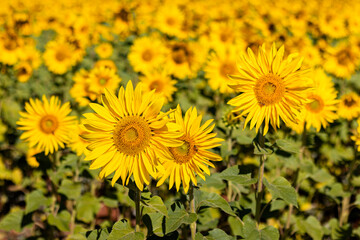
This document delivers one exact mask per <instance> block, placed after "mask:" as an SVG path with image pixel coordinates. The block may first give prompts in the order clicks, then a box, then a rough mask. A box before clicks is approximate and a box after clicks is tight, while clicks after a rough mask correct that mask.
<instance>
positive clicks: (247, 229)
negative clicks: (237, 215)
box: [242, 215, 257, 239]
mask: <svg viewBox="0 0 360 240" xmlns="http://www.w3.org/2000/svg"><path fill="white" fill-rule="evenodd" d="M243 225H244V226H243V232H244V236H242V237H244V238H246V239H247V238H248V237H249V236H250V235H251V234H252V232H253V231H254V230H257V228H256V222H255V221H254V220H253V219H252V218H251V217H250V216H249V215H246V216H245V217H244V219H243Z"/></svg>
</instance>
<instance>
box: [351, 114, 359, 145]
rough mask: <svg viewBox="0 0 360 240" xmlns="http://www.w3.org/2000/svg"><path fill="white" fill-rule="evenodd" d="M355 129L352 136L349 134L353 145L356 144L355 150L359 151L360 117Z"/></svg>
mask: <svg viewBox="0 0 360 240" xmlns="http://www.w3.org/2000/svg"><path fill="white" fill-rule="evenodd" d="M357 124H358V127H357V130H356V134H355V135H354V136H351V140H353V141H355V145H357V150H358V152H360V119H358V120H357Z"/></svg>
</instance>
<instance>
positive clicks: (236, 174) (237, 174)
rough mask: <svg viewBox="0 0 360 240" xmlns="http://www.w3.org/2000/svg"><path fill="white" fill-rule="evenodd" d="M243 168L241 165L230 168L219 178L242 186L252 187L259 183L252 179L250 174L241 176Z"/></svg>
mask: <svg viewBox="0 0 360 240" xmlns="http://www.w3.org/2000/svg"><path fill="white" fill-rule="evenodd" d="M241 167H242V166H240V165H236V166H233V167H230V168H227V169H225V170H224V171H222V172H221V173H220V174H219V177H220V178H222V179H224V180H227V181H232V182H235V183H238V184H242V185H251V184H254V183H256V182H257V179H256V178H251V173H249V174H241V170H240V169H241Z"/></svg>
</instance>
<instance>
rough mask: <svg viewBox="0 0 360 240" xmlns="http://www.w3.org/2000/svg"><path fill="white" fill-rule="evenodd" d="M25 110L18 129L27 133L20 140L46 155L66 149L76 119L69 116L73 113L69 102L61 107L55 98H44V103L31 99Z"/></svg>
mask: <svg viewBox="0 0 360 240" xmlns="http://www.w3.org/2000/svg"><path fill="white" fill-rule="evenodd" d="M25 110H26V112H20V116H21V118H20V119H19V121H17V122H16V123H17V124H18V125H19V127H18V129H20V130H24V131H25V132H24V133H23V134H22V135H21V136H20V139H25V141H28V142H29V147H30V148H32V147H36V148H37V149H39V150H41V151H45V155H48V154H49V153H53V152H54V151H57V150H58V149H59V147H60V148H64V147H65V143H67V142H68V141H69V140H70V139H69V133H70V132H71V131H72V130H73V126H74V117H73V116H68V114H69V113H70V112H71V109H70V104H69V102H67V103H65V104H64V105H62V106H61V102H60V100H59V98H58V97H55V96H51V98H50V101H49V100H48V99H47V98H46V97H45V96H43V97H42V102H41V101H40V100H39V99H35V100H33V99H32V98H30V103H26V104H25Z"/></svg>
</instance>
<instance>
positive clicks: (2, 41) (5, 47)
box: [0, 34, 22, 65]
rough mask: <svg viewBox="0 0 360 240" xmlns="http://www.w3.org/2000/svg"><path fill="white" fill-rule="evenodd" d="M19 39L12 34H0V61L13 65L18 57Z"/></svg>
mask: <svg viewBox="0 0 360 240" xmlns="http://www.w3.org/2000/svg"><path fill="white" fill-rule="evenodd" d="M21 45H22V41H21V39H19V38H18V37H17V36H16V35H13V34H4V35H1V36H0V52H1V54H0V62H2V63H4V64H8V65H14V64H15V63H16V62H17V61H18V59H19V55H20V54H19V51H20V46H21Z"/></svg>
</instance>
